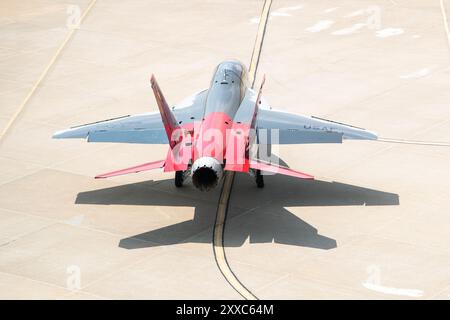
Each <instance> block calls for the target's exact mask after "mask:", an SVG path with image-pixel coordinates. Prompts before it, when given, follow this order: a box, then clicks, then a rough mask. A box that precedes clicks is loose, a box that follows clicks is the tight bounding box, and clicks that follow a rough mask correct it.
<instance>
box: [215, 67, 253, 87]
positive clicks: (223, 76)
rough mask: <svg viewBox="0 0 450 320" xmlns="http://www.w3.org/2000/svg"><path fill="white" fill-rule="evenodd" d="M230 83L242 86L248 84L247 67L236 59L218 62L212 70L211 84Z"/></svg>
mask: <svg viewBox="0 0 450 320" xmlns="http://www.w3.org/2000/svg"><path fill="white" fill-rule="evenodd" d="M232 83H238V84H239V85H240V86H243V87H247V86H248V73H247V68H246V67H245V66H244V65H243V64H242V63H241V62H240V61H238V60H226V61H224V62H222V63H220V64H219V65H218V66H217V67H216V70H215V71H214V76H213V78H212V81H211V86H213V85H215V84H222V85H227V84H232Z"/></svg>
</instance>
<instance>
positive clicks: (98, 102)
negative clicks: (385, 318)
mask: <svg viewBox="0 0 450 320" xmlns="http://www.w3.org/2000/svg"><path fill="white" fill-rule="evenodd" d="M90 3H91V2H90V1H87V0H73V1H70V2H66V1H50V0H30V1H25V2H17V1H9V0H6V1H2V3H1V4H0V110H1V112H0V130H3V129H5V127H6V126H7V124H8V123H9V121H10V120H11V119H12V117H14V115H15V114H16V112H17V110H18V109H17V108H19V107H20V106H21V104H22V102H23V99H24V98H25V97H26V96H27V94H28V93H29V92H30V90H31V89H32V88H33V86H34V84H35V83H36V80H37V79H38V78H39V76H40V75H41V73H42V71H43V70H44V68H45V66H46V65H47V64H48V63H49V61H50V60H51V59H52V56H53V55H54V54H55V52H56V50H57V49H58V47H59V46H60V45H61V43H62V42H63V41H64V39H65V37H66V35H67V34H68V32H70V27H73V24H74V22H76V21H77V19H76V18H77V17H78V16H79V15H82V13H83V12H84V11H85V10H86V8H88V6H89V4H90ZM262 5H263V2H262V1H207V2H204V1H189V2H186V1H169V2H167V1H143V0H132V1H127V2H119V1H110V0H108V1H104V0H98V1H97V2H96V3H95V4H94V6H93V7H92V9H91V11H90V12H89V14H88V15H87V16H86V18H85V19H84V21H83V23H82V24H81V26H80V28H79V29H77V30H76V31H75V32H74V35H73V37H72V38H71V40H70V41H69V42H68V43H67V45H66V46H65V48H64V49H63V50H62V52H61V54H60V55H59V57H58V58H57V59H56V61H55V63H54V64H53V65H52V67H51V68H50V69H49V72H48V73H47V75H46V77H45V78H44V79H43V81H42V82H41V83H40V85H39V86H38V88H37V90H36V91H35V93H34V94H33V96H32V97H31V99H30V100H29V101H28V102H27V104H26V105H25V106H24V108H23V110H22V112H20V114H19V115H18V116H17V118H15V121H14V123H13V125H12V126H11V127H10V128H9V129H8V132H7V133H6V135H5V136H4V139H3V141H2V142H1V145H0V298H4V299H27V298H33V299H34V298H41V299H134V298H139V299H222V298H223V299H240V298H241V296H240V295H239V294H238V293H237V292H235V291H234V290H233V288H231V287H230V286H229V284H228V283H227V282H226V280H225V279H224V278H223V277H222V274H221V273H220V271H219V269H218V268H217V266H216V263H215V260H214V254H213V249H212V244H211V241H212V228H213V225H214V219H215V213H216V209H217V200H218V195H219V191H220V190H219V189H217V190H216V191H213V192H212V193H201V192H200V191H198V190H196V189H195V188H194V187H193V186H192V185H191V183H190V182H189V183H187V185H186V186H185V187H183V188H182V189H176V188H175V186H174V183H173V175H172V174H164V173H163V172H161V171H158V170H156V171H150V172H143V173H139V174H136V175H128V176H122V177H116V178H113V179H108V180H94V179H93V177H94V176H95V175H96V174H99V173H103V172H108V171H112V170H115V169H120V168H125V167H129V166H132V165H135V164H140V163H144V162H149V161H155V160H159V159H162V158H164V157H165V155H166V150H167V146H148V145H126V144H88V143H86V142H84V141H82V140H73V141H71V140H52V139H51V136H52V134H53V132H55V131H57V130H61V129H65V128H67V127H70V126H73V125H78V124H83V123H88V122H93V121H97V120H102V119H108V118H113V117H116V116H121V115H127V114H135V113H142V112H148V111H156V110H157V106H156V103H155V100H154V97H153V95H152V91H151V88H150V83H149V78H150V75H151V73H154V74H155V75H156V77H157V79H158V81H159V84H160V86H161V88H162V90H163V92H164V94H165V96H166V98H167V99H168V101H169V102H170V103H175V102H178V101H180V100H182V99H183V98H184V97H186V96H188V95H190V94H191V93H193V92H196V91H198V90H200V89H203V88H206V87H207V86H208V85H209V81H210V78H211V76H212V72H213V70H214V67H215V66H216V65H217V64H218V63H219V62H220V61H222V60H225V59H227V58H236V59H239V60H241V61H243V62H244V63H246V64H248V63H249V60H250V57H251V54H252V48H253V43H254V40H255V36H256V31H257V28H258V17H259V16H260V14H261V10H262ZM444 5H445V6H446V8H445V7H444V8H442V7H441V6H440V4H439V1H435V2H430V1H426V0H421V1H419V0H415V1H403V0H395V1H393V0H391V1H388V0H384V1H381V0H378V1H356V0H353V1H349V0H346V1H341V2H340V3H339V4H336V3H335V1H325V0H321V1H314V2H311V1H280V0H275V1H274V3H273V5H272V10H271V17H270V19H269V22H268V26H267V34H266V38H265V40H264V47H263V50H262V54H261V61H260V65H259V69H258V75H257V86H258V84H259V82H260V79H261V77H262V75H263V74H266V84H265V89H264V95H265V98H266V99H267V100H268V101H269V103H270V104H271V105H272V106H273V107H274V108H278V109H283V110H287V111H291V112H297V113H301V114H308V115H310V114H312V115H315V116H318V117H323V118H327V119H333V120H336V121H340V122H344V123H349V124H353V125H356V126H360V127H364V128H367V129H369V130H373V131H375V132H377V133H378V134H379V136H380V137H385V138H393V139H407V140H423V141H439V142H450V108H449V102H450V91H449V90H448V84H449V83H450V68H449V67H450V64H449V62H450V51H449V38H448V36H449V34H448V30H446V28H445V23H444V17H445V16H449V15H450V3H449V2H448V1H444ZM445 9H446V12H445ZM276 152H277V153H278V154H279V156H280V157H281V158H282V159H283V160H284V161H285V162H286V163H287V164H288V165H289V166H290V167H292V168H294V169H298V170H301V171H304V172H307V173H310V174H313V175H315V176H316V178H317V179H316V180H315V181H301V180H296V179H294V178H289V177H284V176H279V175H275V176H269V177H266V178H265V182H266V187H265V188H264V189H257V188H256V186H255V183H254V181H253V180H252V179H251V178H250V177H249V176H246V175H236V179H235V182H234V186H233V191H232V194H231V203H230V208H229V212H228V218H227V223H226V228H225V235H224V244H225V251H226V254H227V258H228V262H229V264H230V266H231V268H232V269H233V272H234V273H235V274H236V276H237V277H238V278H239V280H240V281H241V282H242V283H243V284H245V286H246V287H247V288H249V289H250V290H251V291H252V292H253V293H254V294H255V295H256V296H257V297H258V298H260V299H282V298H283V299H315V298H319V299H333V298H338V299H449V298H450V249H449V246H448V245H449V243H450V191H449V190H450V170H449V163H450V147H445V146H442V147H433V146H423V145H422V146H421V145H403V144H389V143H385V142H369V141H366V142H358V141H350V142H345V143H343V144H342V145H300V146H281V147H279V148H278V150H276Z"/></svg>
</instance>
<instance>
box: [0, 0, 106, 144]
mask: <svg viewBox="0 0 450 320" xmlns="http://www.w3.org/2000/svg"><path fill="white" fill-rule="evenodd" d="M96 2H97V0H92V1H91V3H89V6H88V7H87V9H86V11H84V13H83V15H82V16H81V17H80V20H79V25H81V23H82V22H83V20H84V19H85V18H86V16H87V15H88V13H89V11H91V9H92V7H93V6H94V4H95V3H96ZM75 31H76V28H72V29H70V31H69V33H68V34H67V36H66V37H65V39H64V41H63V43H62V44H61V45H60V46H59V48H58V50H56V52H55V54H54V55H53V56H52V58H51V59H50V61H49V63H48V64H47V65H46V67H45V68H44V70H43V71H42V73H41V75H40V76H39V78H38V79H37V81H36V82H35V83H34V85H33V87H32V88H31V90H30V91H29V92H28V94H27V95H26V97H25V99H24V100H23V101H22V103H21V105H20V106H19V107H18V108H17V110H16V112H15V113H14V114H13V115H12V117H11V118H10V119H9V121H8V123H7V124H6V126H5V127H4V129H3V130H2V132H1V133H0V143H1V142H3V139H4V138H5V136H6V134H7V133H8V131H9V130H10V129H11V127H12V126H13V124H14V123H15V122H16V120H17V118H18V117H19V115H20V114H21V113H22V111H23V110H24V109H25V106H26V105H27V103H28V101H30V99H31V97H32V96H33V95H34V93H35V92H36V90H37V88H38V87H39V86H40V84H41V83H42V81H43V80H44V79H45V77H46V76H47V74H48V72H49V71H50V69H51V67H52V66H53V65H54V64H55V62H56V60H57V59H58V57H59V55H60V54H61V52H62V51H63V50H64V48H65V47H66V45H67V43H68V42H69V41H70V39H71V38H72V36H73V34H74V33H75Z"/></svg>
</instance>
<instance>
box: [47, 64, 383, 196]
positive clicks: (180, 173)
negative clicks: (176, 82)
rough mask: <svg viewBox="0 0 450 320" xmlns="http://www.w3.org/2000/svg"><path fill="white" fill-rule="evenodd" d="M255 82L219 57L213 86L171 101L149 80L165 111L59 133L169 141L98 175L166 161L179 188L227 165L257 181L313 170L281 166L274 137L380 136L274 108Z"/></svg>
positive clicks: (210, 180) (203, 183)
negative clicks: (158, 151)
mask: <svg viewBox="0 0 450 320" xmlns="http://www.w3.org/2000/svg"><path fill="white" fill-rule="evenodd" d="M263 84H264V80H263V82H262V84H261V88H260V90H259V92H255V91H253V90H252V89H251V88H250V87H249V80H248V74H247V69H246V68H245V66H244V65H243V64H242V63H240V62H239V61H235V60H229V61H224V62H222V63H221V64H219V65H218V66H217V68H216V70H215V72H214V76H213V78H212V81H211V84H210V87H209V89H207V90H204V91H201V92H199V93H196V94H194V95H192V96H191V97H189V98H187V99H186V100H185V101H183V102H182V103H180V104H178V105H175V106H173V107H169V105H168V104H167V102H166V99H165V98H164V96H163V94H162V92H161V90H160V88H159V86H158V84H157V82H156V80H155V77H154V76H152V77H151V85H152V89H153V92H154V94H155V97H156V102H157V104H158V108H159V113H158V112H156V113H145V114H139V115H134V116H131V115H127V116H123V117H119V118H114V119H109V120H104V121H99V122H94V123H90V124H86V125H81V126H77V127H73V128H70V129H68V130H64V131H59V132H56V133H55V135H54V136H53V137H54V138H57V139H62V138H87V141H88V142H122V143H146V144H166V143H168V144H169V150H168V152H167V156H166V158H165V159H164V160H160V161H154V162H150V163H144V164H141V165H138V166H135V167H132V168H127V169H122V170H118V171H114V172H109V173H105V174H101V175H98V176H97V177H96V178H108V177H113V176H118V175H123V174H128V173H136V172H140V171H146V170H151V169H155V168H164V171H165V172H175V185H176V186H177V187H181V186H182V185H183V182H184V180H185V179H186V178H187V177H188V176H190V175H191V176H192V182H193V184H194V186H195V187H196V188H198V189H200V190H202V191H208V190H211V189H213V188H214V187H215V186H217V184H218V182H219V181H220V180H221V178H222V177H223V174H224V172H225V171H236V172H245V173H249V174H251V175H253V176H254V177H255V180H256V184H257V186H258V187H263V186H264V181H263V174H264V173H265V172H269V173H279V174H283V175H288V176H293V177H297V178H301V179H313V177H312V176H311V175H309V174H306V173H303V172H300V171H296V170H292V169H290V168H288V167H286V166H282V165H279V164H278V163H277V161H273V159H278V158H277V157H273V156H272V155H271V154H270V146H271V145H273V144H303V143H342V140H343V139H358V140H376V139H377V136H376V134H375V133H373V132H370V131H367V130H364V129H362V128H357V127H354V126H350V125H346V124H343V123H338V122H334V121H330V120H325V119H321V118H317V117H313V116H312V117H308V116H302V115H297V114H292V113H287V112H283V111H278V110H274V109H272V108H271V107H270V106H269V105H268V104H267V102H266V101H265V100H264V99H263V98H262V96H261V92H262V86H263Z"/></svg>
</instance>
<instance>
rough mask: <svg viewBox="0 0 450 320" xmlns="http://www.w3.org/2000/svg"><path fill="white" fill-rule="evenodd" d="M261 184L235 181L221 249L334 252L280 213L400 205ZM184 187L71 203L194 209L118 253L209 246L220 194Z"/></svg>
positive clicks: (364, 191)
mask: <svg viewBox="0 0 450 320" xmlns="http://www.w3.org/2000/svg"><path fill="white" fill-rule="evenodd" d="M265 182H266V187H265V188H264V189H258V188H256V186H255V183H254V181H253V179H251V178H250V177H248V176H246V175H236V179H235V182H234V186H233V192H232V196H231V203H230V210H229V212H228V217H227V222H226V228H225V243H224V245H225V246H228V247H238V246H241V245H242V244H243V243H244V242H245V241H246V240H247V239H249V241H250V243H270V242H275V243H280V244H286V245H294V246H302V247H311V248H317V249H324V250H328V249H333V248H335V247H336V246H337V243H336V240H335V239H332V238H328V237H326V236H323V235H321V234H319V233H318V230H317V229H316V228H314V227H313V226H311V225H310V224H308V223H307V222H305V221H303V220H302V219H300V218H299V217H297V216H296V215H294V214H292V213H291V212H289V211H288V210H287V209H285V207H302V206H304V207H311V206H384V205H398V204H399V196H398V195H397V194H394V193H389V192H383V191H378V190H372V189H368V188H363V187H358V186H354V185H349V184H343V183H339V182H327V181H320V180H311V181H308V180H301V179H295V178H290V177H286V176H281V175H274V176H266V177H265ZM186 184H187V185H186V186H184V187H182V188H180V189H175V186H173V179H167V180H163V181H162V182H159V184H158V186H156V187H154V186H152V185H154V181H145V182H139V183H132V184H127V185H122V186H116V187H110V188H105V189H98V190H93V191H86V192H81V193H79V194H78V195H77V198H76V201H75V203H76V204H98V205H143V206H172V207H177V206H180V207H181V206H183V207H186V206H188V207H189V206H191V207H194V208H195V213H194V217H193V219H192V220H187V221H183V222H180V223H176V224H173V225H169V226H165V227H162V228H159V229H156V230H151V231H148V232H145V233H141V234H137V235H133V236H131V237H128V238H124V239H122V240H121V241H120V243H119V246H120V247H121V248H126V249H138V248H145V247H156V246H166V245H173V244H179V243H185V242H194V243H211V241H212V227H213V225H214V221H215V214H216V204H217V199H218V195H219V190H217V191H215V192H213V193H211V195H210V196H209V195H208V196H207V197H205V194H202V195H201V196H200V197H199V194H198V193H199V192H200V191H198V190H196V189H194V188H193V186H192V185H191V183H190V182H188V183H186ZM158 188H162V189H165V191H160V190H158ZM217 189H220V188H217ZM167 191H169V192H167ZM172 191H173V192H172ZM262 203H263V204H264V205H263V206H261V204H262ZM252 207H260V208H258V209H256V210H251V211H248V212H244V211H245V209H242V208H252ZM124 214H126V212H124ZM149 214H151V211H149Z"/></svg>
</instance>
